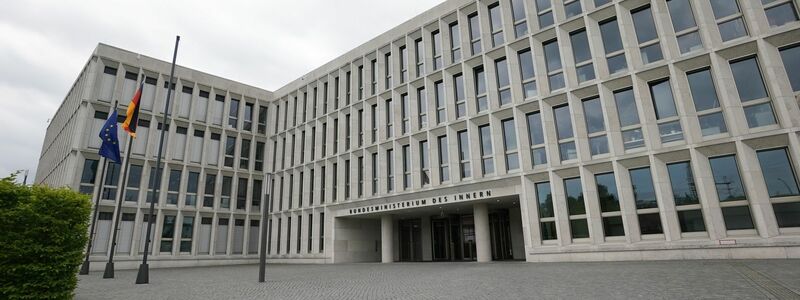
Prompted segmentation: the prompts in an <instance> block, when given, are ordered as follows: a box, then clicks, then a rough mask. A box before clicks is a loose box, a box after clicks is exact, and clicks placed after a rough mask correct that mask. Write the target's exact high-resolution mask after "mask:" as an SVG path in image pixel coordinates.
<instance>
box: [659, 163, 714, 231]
mask: <svg viewBox="0 0 800 300" xmlns="http://www.w3.org/2000/svg"><path fill="white" fill-rule="evenodd" d="M667 171H668V172H669V181H670V184H671V186H672V198H673V199H674V200H675V209H676V210H678V223H680V226H681V231H682V232H701V231H706V225H705V222H704V221H703V212H702V211H701V210H700V199H699V197H698V196H697V186H696V184H695V182H694V176H693V175H692V168H691V164H690V163H689V162H688V161H686V162H679V163H672V164H668V165H667Z"/></svg>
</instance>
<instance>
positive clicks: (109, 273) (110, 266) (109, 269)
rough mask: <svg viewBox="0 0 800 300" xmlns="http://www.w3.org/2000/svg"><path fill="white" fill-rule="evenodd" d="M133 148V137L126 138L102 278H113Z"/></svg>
mask: <svg viewBox="0 0 800 300" xmlns="http://www.w3.org/2000/svg"><path fill="white" fill-rule="evenodd" d="M132 146H133V137H128V146H126V147H125V164H124V165H123V167H122V183H121V185H120V187H118V189H119V190H120V192H118V193H117V213H116V216H114V226H113V227H112V230H111V232H113V233H114V234H113V235H112V238H111V251H110V252H109V253H108V262H107V263H106V270H105V272H103V278H114V250H115V249H116V247H117V232H118V231H119V229H118V228H117V227H118V226H119V218H120V215H121V214H122V194H124V193H125V187H127V186H128V167H129V166H130V163H131V161H130V160H131V152H133V151H131V147H132Z"/></svg>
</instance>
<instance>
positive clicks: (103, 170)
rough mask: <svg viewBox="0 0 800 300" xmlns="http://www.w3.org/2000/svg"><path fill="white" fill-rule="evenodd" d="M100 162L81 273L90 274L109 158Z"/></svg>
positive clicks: (101, 157)
mask: <svg viewBox="0 0 800 300" xmlns="http://www.w3.org/2000/svg"><path fill="white" fill-rule="evenodd" d="M116 107H117V100H114V108H113V109H116ZM109 112H111V111H109ZM100 162H102V164H101V165H100V188H99V189H97V194H96V195H95V199H94V216H92V226H91V229H89V245H88V246H86V258H85V259H84V260H83V265H81V271H80V272H78V274H80V275H88V274H89V256H90V255H92V244H93V242H94V235H95V228H96V227H97V226H96V225H97V215H98V214H99V213H100V195H102V193H103V180H104V179H105V176H106V169H107V168H108V163H107V159H106V158H105V157H104V156H100ZM98 163H99V162H98Z"/></svg>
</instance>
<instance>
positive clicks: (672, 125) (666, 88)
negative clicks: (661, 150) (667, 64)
mask: <svg viewBox="0 0 800 300" xmlns="http://www.w3.org/2000/svg"><path fill="white" fill-rule="evenodd" d="M648 85H649V86H650V96H651V97H652V98H653V106H654V107H655V110H656V120H658V121H657V122H658V131H659V134H660V135H661V142H662V143H668V142H673V141H680V140H683V130H682V128H681V123H680V119H679V118H678V110H677V108H676V107H675V100H674V99H673V97H672V86H671V85H670V83H669V79H664V80H658V81H654V82H650V83H649V84H648Z"/></svg>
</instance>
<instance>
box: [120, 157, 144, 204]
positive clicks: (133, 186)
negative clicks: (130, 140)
mask: <svg viewBox="0 0 800 300" xmlns="http://www.w3.org/2000/svg"><path fill="white" fill-rule="evenodd" d="M141 184H142V166H140V165H130V170H129V171H128V184H127V186H126V187H125V196H123V199H125V201H130V202H138V201H139V187H140V186H141Z"/></svg>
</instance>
